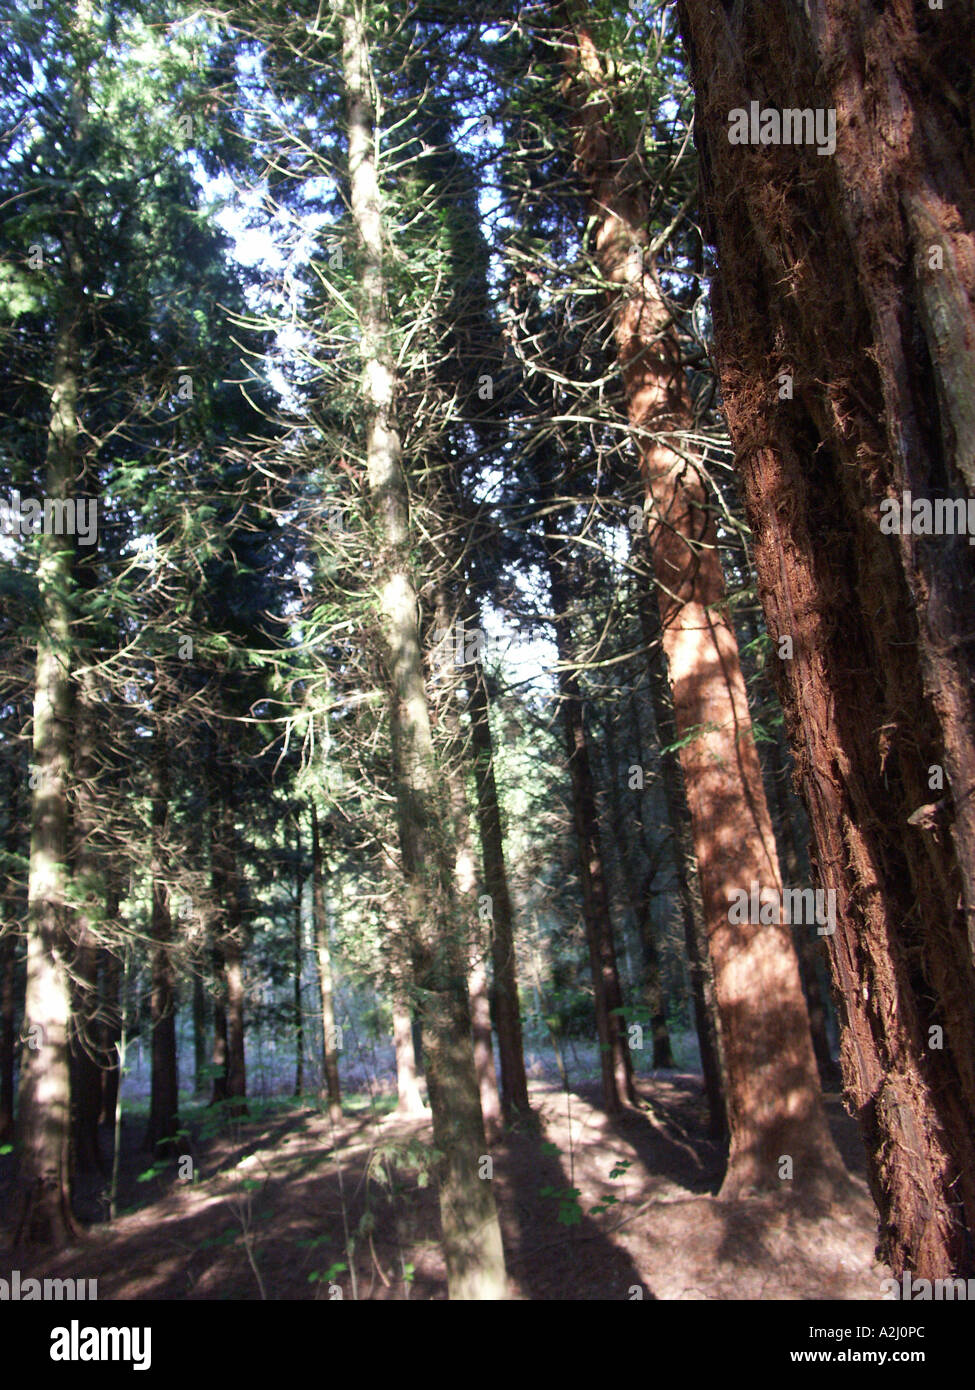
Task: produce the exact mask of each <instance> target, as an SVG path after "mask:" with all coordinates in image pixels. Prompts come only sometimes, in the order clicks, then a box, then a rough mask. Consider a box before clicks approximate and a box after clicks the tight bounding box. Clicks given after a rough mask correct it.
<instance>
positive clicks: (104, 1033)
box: [98, 888, 125, 1125]
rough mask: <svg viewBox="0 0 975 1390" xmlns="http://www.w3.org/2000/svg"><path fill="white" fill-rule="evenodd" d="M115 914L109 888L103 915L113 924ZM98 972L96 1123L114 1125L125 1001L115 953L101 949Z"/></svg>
mask: <svg viewBox="0 0 975 1390" xmlns="http://www.w3.org/2000/svg"><path fill="white" fill-rule="evenodd" d="M117 912H118V894H117V892H116V891H115V890H114V889H111V888H110V889H109V891H108V895H107V902H106V915H107V916H108V919H109V921H113V920H114V918H115V916H116V914H117ZM98 956H99V971H100V975H101V986H100V990H101V1021H100V1023H99V1030H98V1043H99V1048H100V1052H101V1056H102V1059H103V1061H102V1067H101V1071H100V1074H99V1076H100V1082H101V1098H100V1103H99V1107H98V1123H99V1124H100V1125H108V1124H113V1123H114V1121H115V1102H116V1101H117V1099H118V1088H119V1058H118V1043H119V1041H120V1039H121V1037H122V1010H123V1008H124V1007H125V1001H124V1000H123V999H121V997H120V994H121V983H122V962H121V961H120V960H119V958H118V956H117V955H116V954H115V953H114V951H109V950H107V949H105V948H104V947H102V948H101V949H100V950H99V952H98Z"/></svg>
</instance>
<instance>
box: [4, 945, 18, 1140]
mask: <svg viewBox="0 0 975 1390" xmlns="http://www.w3.org/2000/svg"><path fill="white" fill-rule="evenodd" d="M16 948H17V938H16V936H15V935H14V933H13V930H12V929H3V930H2V932H0V1144H6V1143H7V1141H8V1140H9V1139H10V1137H11V1135H12V1134H13V1129H14V1045H15V1038H16V1032H15V1030H14V1018H15V1013H14V1010H15V1002H14V977H15V966H16V961H17V955H16Z"/></svg>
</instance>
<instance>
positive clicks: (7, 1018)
mask: <svg viewBox="0 0 975 1390" xmlns="http://www.w3.org/2000/svg"><path fill="white" fill-rule="evenodd" d="M9 806H10V822H9V825H8V827H7V834H6V852H7V881H6V883H5V884H4V890H3V919H2V921H0V1144H6V1143H8V1142H9V1140H10V1139H11V1137H12V1135H13V1132H14V1061H15V1052H16V1046H17V1042H16V1039H17V1031H16V1021H17V999H16V981H17V940H18V936H19V931H18V925H17V924H18V917H19V912H18V907H19V905H20V904H19V903H18V898H19V897H20V894H19V893H18V890H17V875H16V870H15V867H14V866H15V863H16V856H17V850H18V848H19V846H20V838H21V821H20V799H19V798H18V797H17V795H16V792H15V789H14V788H11V795H10V798H9Z"/></svg>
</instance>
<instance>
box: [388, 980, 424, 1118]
mask: <svg viewBox="0 0 975 1390" xmlns="http://www.w3.org/2000/svg"><path fill="white" fill-rule="evenodd" d="M392 1009H393V1044H394V1046H395V1048H396V1095H397V1100H398V1103H397V1106H396V1111H397V1114H399V1115H407V1116H415V1115H428V1114H429V1113H430V1112H429V1111H428V1110H427V1108H426V1106H425V1105H424V1104H423V1096H422V1095H421V1093H420V1086H419V1082H418V1081H417V1078H416V1053H415V1052H414V1050H413V1028H412V1024H411V1021H410V1010H409V1008H408V1006H407V1005H406V1004H405V1003H404V1002H403V1000H402V999H401V998H400V996H399V995H398V994H394V995H393V1000H392Z"/></svg>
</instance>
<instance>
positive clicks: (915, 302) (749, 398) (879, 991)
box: [680, 0, 975, 1279]
mask: <svg viewBox="0 0 975 1390" xmlns="http://www.w3.org/2000/svg"><path fill="white" fill-rule="evenodd" d="M680 16H681V25H682V29H683V32H684V35H685V38H686V41H687V43H688V47H689V50H690V57H691V62H692V67H693V72H694V81H695V85H696V90H697V97H698V105H697V122H698V124H697V138H698V144H699V149H700V153H701V157H702V164H703V167H704V170H705V174H706V186H705V195H706V206H707V214H708V218H709V223H708V225H707V232H708V234H709V236H710V238H711V240H712V242H713V243H714V244H715V245H716V246H717V250H718V258H719V264H720V272H719V275H718V277H717V280H716V281H715V283H714V285H713V289H712V301H713V310H714V317H715V328H716V335H717V337H716V346H717V353H718V358H719V365H720V369H721V380H722V387H723V394H724V400H725V406H726V412H727V418H728V424H729V428H730V431H731V436H732V439H733V441H734V443H735V445H736V450H737V466H738V470H739V474H740V478H741V484H742V489H743V495H744V500H745V505H746V510H747V514H748V519H749V522H750V525H751V528H752V532H753V536H754V557H755V562H756V567H757V571H758V576H759V589H760V594H761V597H762V602H763V605H764V608H765V614H766V620H767V624H768V628H769V632H770V634H771V636H772V639H773V642H774V643H776V644H779V643H780V639H783V638H789V639H790V641H791V648H792V656H791V659H784V660H781V661H779V662H778V663H776V679H777V684H778V687H779V692H780V696H781V699H782V702H783V707H784V708H785V711H786V717H787V722H788V728H789V734H790V738H791V741H792V747H793V752H794V756H795V759H796V766H797V775H798V781H799V785H800V787H801V790H802V795H803V800H804V801H805V804H806V807H807V810H808V813H809V818H810V824H811V827H812V832H813V837H814V842H815V857H816V860H817V868H818V871H819V875H820V878H821V881H822V882H823V884H824V886H825V887H827V888H828V889H832V890H833V891H835V893H836V899H837V916H838V924H837V930H836V933H835V935H833V936H832V937H830V938H829V942H828V944H829V949H830V956H831V963H832V971H833V977H834V980H835V983H836V986H837V989H838V991H839V993H840V995H841V996H842V1000H843V1003H844V1008H845V1014H846V1017H845V1020H844V1022H845V1026H844V1029H843V1044H842V1056H843V1071H844V1078H845V1082H846V1091H847V1097H848V1101H849V1103H850V1104H851V1105H852V1106H853V1108H854V1109H855V1110H856V1112H857V1114H858V1116H859V1118H860V1121H861V1125H862V1127H863V1132H864V1138H865V1141H866V1147H867V1156H868V1164H869V1172H870V1177H871V1185H872V1187H873V1191H874V1195H875V1197H876V1200H877V1204H878V1207H879V1210H880V1214H881V1221H882V1230H883V1239H884V1245H885V1252H886V1255H887V1258H888V1259H889V1261H890V1263H891V1265H892V1267H893V1269H894V1273H895V1274H897V1275H900V1274H901V1272H902V1271H904V1270H911V1271H913V1272H914V1273H915V1274H916V1275H918V1276H919V1277H922V1278H929V1279H931V1278H939V1277H946V1276H949V1275H954V1276H958V1277H963V1276H966V1275H967V1276H969V1277H971V1276H972V1274H973V1273H975V1003H973V1001H975V972H973V967H972V930H971V924H972V921H973V914H975V886H973V875H975V796H973V794H972V793H973V787H975V738H973V731H975V710H973V702H975V646H973V644H972V641H971V628H972V604H971V595H972V593H973V591H975V550H973V549H972V548H971V546H970V545H969V543H968V539H969V538H968V536H967V535H966V534H964V533H960V534H954V535H952V534H948V535H940V536H938V535H928V536H925V535H923V534H921V535H915V534H899V535H898V534H885V533H883V532H881V530H880V521H881V517H882V515H883V514H882V513H881V504H882V503H883V502H884V501H885V500H886V499H896V500H897V501H899V502H900V501H901V500H902V498H903V493H904V492H905V491H910V492H911V493H912V494H913V497H914V498H916V499H927V500H929V501H931V500H932V499H934V500H937V499H939V498H940V499H943V500H944V499H952V498H957V499H960V500H961V501H962V502H963V503H964V502H965V501H966V500H967V499H968V498H970V497H971V496H972V494H973V490H975V489H973V483H975V430H973V421H975V417H973V411H972V399H973V397H972V390H971V382H972V379H973V375H975V235H973V228H975V150H973V145H972V139H971V114H970V112H971V74H972V70H973V67H975V50H973V34H972V30H971V27H970V26H965V25H961V26H959V25H958V24H957V23H955V22H952V21H951V19H950V17H949V11H948V10H947V9H946V10H944V11H942V10H932V9H930V8H929V7H926V6H923V5H915V4H911V3H908V0H891V3H889V4H887V5H885V6H883V7H874V6H861V5H859V4H855V3H853V0H823V3H820V4H818V5H817V6H816V7H815V16H816V24H815V27H813V26H812V25H810V23H809V21H808V20H807V19H806V17H805V16H804V14H803V13H802V11H801V10H797V9H796V7H795V6H792V5H788V4H785V3H783V0H767V2H766V3H763V4H761V5H757V4H745V5H741V6H738V7H737V8H736V9H735V11H734V13H733V14H731V15H729V14H728V13H727V12H726V10H725V9H724V7H722V6H714V5H712V4H710V3H709V2H708V0H683V3H682V4H681V5H680ZM757 91H761V92H762V93H763V97H764V103H765V104H767V105H768V106H769V107H775V108H776V109H781V108H783V107H785V106H789V107H795V106H797V105H798V106H802V107H807V106H808V107H814V108H819V109H821V110H823V111H828V110H830V109H833V110H834V111H836V113H837V117H836V121H837V124H836V146H835V153H834V154H833V155H832V156H831V157H826V156H819V155H818V154H817V152H816V150H815V149H814V148H810V147H808V146H805V147H803V146H798V147H788V146H784V145H783V146H779V147H762V148H754V147H751V146H747V145H742V146H732V145H731V144H730V143H729V140H728V119H727V117H728V112H729V111H730V110H733V109H735V108H739V107H740V108H742V109H745V110H747V109H748V106H749V100H750V98H751V97H752V96H753V95H754V93H755V92H757ZM798 93H801V94H802V100H801V101H797V100H796V96H797V94H798ZM961 94H967V97H966V96H963V95H961ZM966 100H967V103H968V105H967V106H966ZM755 248H761V257H760V260H756V255H755ZM783 378H784V380H783ZM790 379H791V382H790ZM790 385H791V398H790V395H789V387H790ZM783 390H785V392H786V394H784V395H783V394H782V393H783ZM783 645H784V644H783ZM785 650H786V651H788V647H787V646H785Z"/></svg>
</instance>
